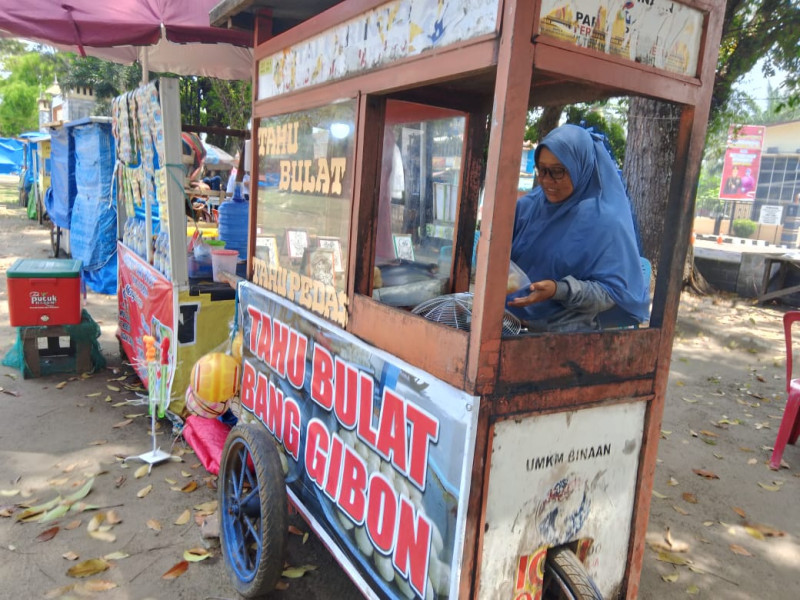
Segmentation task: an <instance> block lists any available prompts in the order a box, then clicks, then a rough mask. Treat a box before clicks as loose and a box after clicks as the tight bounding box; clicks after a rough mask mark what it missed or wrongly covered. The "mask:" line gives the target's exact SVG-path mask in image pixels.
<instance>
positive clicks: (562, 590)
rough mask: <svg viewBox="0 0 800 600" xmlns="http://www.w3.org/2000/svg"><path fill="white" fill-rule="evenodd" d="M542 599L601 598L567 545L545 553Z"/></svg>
mask: <svg viewBox="0 0 800 600" xmlns="http://www.w3.org/2000/svg"><path fill="white" fill-rule="evenodd" d="M542 598H543V599H544V600H603V596H602V594H601V593H600V590H598V589H597V586H596V585H595V584H594V581H592V578H591V577H589V574H588V573H587V572H586V568H585V567H584V566H583V563H582V562H581V561H580V560H578V557H577V556H575V553H574V552H573V551H572V550H570V549H569V548H568V547H566V546H564V547H561V548H555V549H554V550H552V551H550V552H548V553H547V562H546V563H545V565H544V594H543V596H542Z"/></svg>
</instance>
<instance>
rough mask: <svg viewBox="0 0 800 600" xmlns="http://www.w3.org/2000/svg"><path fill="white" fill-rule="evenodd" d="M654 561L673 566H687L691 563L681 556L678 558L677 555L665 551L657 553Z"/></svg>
mask: <svg viewBox="0 0 800 600" xmlns="http://www.w3.org/2000/svg"><path fill="white" fill-rule="evenodd" d="M656 559H657V560H660V561H661V562H665V563H670V564H673V565H688V564H689V563H690V562H691V561H690V560H689V559H688V558H684V557H683V556H678V555H677V554H673V553H672V552H666V551H661V552H659V553H658V556H657V557H656Z"/></svg>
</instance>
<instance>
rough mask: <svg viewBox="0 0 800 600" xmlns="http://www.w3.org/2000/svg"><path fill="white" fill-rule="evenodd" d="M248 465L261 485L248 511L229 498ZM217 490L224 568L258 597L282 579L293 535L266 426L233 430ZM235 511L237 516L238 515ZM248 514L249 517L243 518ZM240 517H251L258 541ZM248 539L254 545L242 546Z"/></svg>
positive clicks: (278, 465)
mask: <svg viewBox="0 0 800 600" xmlns="http://www.w3.org/2000/svg"><path fill="white" fill-rule="evenodd" d="M248 463H249V464H252V468H249V467H248V468H247V475H248V477H250V476H252V477H253V480H254V484H255V485H256V486H258V499H259V502H258V503H257V504H258V506H253V505H252V504H248V505H247V507H245V506H244V505H241V506H236V507H234V506H233V504H235V503H232V501H231V498H232V497H233V496H234V495H235V494H233V493H232V492H233V490H235V487H236V485H239V486H242V485H243V481H242V479H240V480H239V481H238V482H237V481H233V480H232V478H233V477H236V476H237V475H242V473H243V469H242V465H243V464H245V465H247V464H248ZM244 485H247V483H244ZM217 487H218V493H219V507H220V532H219V533H220V544H221V547H222V555H223V556H224V558H225V570H226V571H227V572H228V576H229V577H230V579H231V582H232V583H233V587H234V588H236V591H237V592H238V593H239V594H240V595H241V596H244V597H245V598H260V597H262V596H264V595H265V594H268V593H269V592H271V591H272V590H273V589H274V588H275V584H276V583H277V582H278V579H279V578H280V576H281V572H282V571H283V561H284V557H285V555H286V545H287V538H288V534H289V513H288V501H287V498H286V483H285V481H284V476H283V468H282V467H281V461H280V457H279V456H278V449H277V448H276V447H275V443H274V442H273V441H272V439H271V437H270V435H269V433H268V432H267V431H266V430H265V429H264V428H263V426H257V425H254V424H240V425H237V426H236V427H234V428H233V429H232V430H231V431H230V433H229V434H228V438H227V439H226V440H225V448H224V450H223V451H222V461H221V462H220V470H219V480H218V484H217ZM236 504H238V503H236ZM233 510H236V511H237V512H238V514H234V512H232V511H233ZM223 511H225V513H224V514H223ZM245 511H247V513H248V514H247V516H244V513H245ZM256 512H257V515H256V514H255V513H256ZM242 519H247V524H248V525H249V526H250V527H251V528H253V529H255V536H257V538H258V539H257V540H256V539H254V537H253V532H250V533H248V532H246V531H243V528H242V527H241V524H242ZM229 534H231V535H230V536H229ZM248 536H249V538H248ZM247 539H250V540H251V541H250V542H249V543H246V544H245V543H241V542H242V541H243V540H247ZM237 543H238V545H237ZM254 546H257V547H260V550H261V551H260V552H258V551H257V550H256V549H255V548H254ZM240 559H244V560H246V561H248V562H251V561H252V562H253V563H255V562H257V564H247V565H242V564H241V562H238V563H237V564H238V565H239V566H238V568H237V566H236V564H234V562H236V561H240ZM243 571H244V572H247V574H248V579H247V580H244V579H243V578H242V577H241V573H242V572H243Z"/></svg>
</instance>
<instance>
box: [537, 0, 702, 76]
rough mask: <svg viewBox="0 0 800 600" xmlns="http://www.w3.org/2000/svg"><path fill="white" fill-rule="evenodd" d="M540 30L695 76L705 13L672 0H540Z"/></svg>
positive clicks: (638, 61)
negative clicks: (634, 0)
mask: <svg viewBox="0 0 800 600" xmlns="http://www.w3.org/2000/svg"><path fill="white" fill-rule="evenodd" d="M539 33H541V34H542V35H546V36H548V37H552V38H555V39H558V40H562V41H564V42H567V43H570V44H574V45H576V46H579V47H581V48H590V49H592V50H596V51H598V52H603V53H605V54H611V55H613V56H619V57H620V58H624V59H627V60H630V61H634V62H637V63H641V64H645V65H651V66H653V67H656V68H658V69H663V70H664V71H669V72H670V73H678V74H680V75H687V76H689V77H694V76H696V75H697V57H698V56H699V54H700V39H701V35H702V33H703V13H702V12H700V11H699V10H697V9H695V8H691V7H688V6H684V5H682V4H678V3H677V2H672V1H671V0H638V1H636V2H633V1H631V0H542V4H541V11H540V20H539Z"/></svg>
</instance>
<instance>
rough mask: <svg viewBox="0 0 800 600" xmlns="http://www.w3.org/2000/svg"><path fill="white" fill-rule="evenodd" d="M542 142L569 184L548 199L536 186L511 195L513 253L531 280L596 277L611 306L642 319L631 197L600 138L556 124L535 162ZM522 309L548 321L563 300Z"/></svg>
mask: <svg viewBox="0 0 800 600" xmlns="http://www.w3.org/2000/svg"><path fill="white" fill-rule="evenodd" d="M543 147H547V148H548V149H549V150H550V152H552V153H553V154H554V155H555V156H556V157H557V158H558V160H559V161H561V163H562V164H563V165H564V167H566V169H567V171H568V172H569V176H570V178H571V179H572V185H573V188H574V191H573V193H572V195H571V196H570V197H569V198H567V199H566V200H565V201H563V202H561V203H558V204H553V203H551V202H550V201H548V200H547V198H546V197H545V195H544V192H543V190H542V189H541V187H537V188H536V189H534V190H533V191H532V192H531V193H530V194H527V195H526V196H523V197H522V198H520V199H519V200H518V201H517V209H516V217H515V221H514V238H513V241H512V243H511V260H513V261H514V262H515V263H517V265H519V267H520V268H521V269H522V270H523V271H525V273H527V275H528V277H529V278H530V280H531V281H532V282H533V281H541V280H543V279H554V280H556V281H558V280H560V279H563V278H564V277H566V276H567V275H572V276H573V277H574V278H575V279H578V280H590V281H596V282H599V283H600V284H601V285H602V286H603V287H604V288H605V289H606V291H607V292H608V293H609V295H610V296H611V298H612V299H613V300H614V302H615V303H616V305H617V306H619V307H620V308H622V309H623V310H624V311H625V312H626V313H628V314H629V315H630V316H632V317H634V318H635V319H637V320H638V321H640V322H641V321H645V320H647V318H648V316H649V306H650V290H649V284H650V282H649V281H648V282H645V280H644V275H643V274H642V266H641V261H640V258H639V249H638V244H637V242H636V234H635V231H634V228H633V216H632V215H631V208H630V202H629V200H628V197H627V195H626V193H625V189H624V187H623V185H622V181H621V179H620V177H619V175H618V174H617V166H616V164H615V163H614V161H613V159H612V158H611V156H610V155H609V153H608V151H607V150H606V149H605V147H604V146H603V142H602V139H600V138H599V136H593V135H592V134H590V133H589V132H588V131H586V130H585V129H583V128H581V127H578V126H576V125H562V126H561V127H558V128H556V129H554V130H553V131H551V132H550V133H549V134H548V135H547V136H545V138H544V139H543V140H542V141H541V142H540V144H539V145H538V146H537V148H536V152H535V154H534V156H535V158H536V161H537V163H538V159H539V153H540V152H541V149H542V148H543ZM516 310H517V311H519V310H520V309H516ZM521 310H522V311H523V312H524V313H525V315H522V316H523V318H526V319H545V320H546V319H547V318H548V317H551V316H553V315H555V314H556V313H558V312H561V311H563V310H564V306H563V305H562V304H561V303H560V302H556V301H554V300H547V301H545V302H539V303H536V304H532V305H529V306H527V307H525V308H524V309H521Z"/></svg>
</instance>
